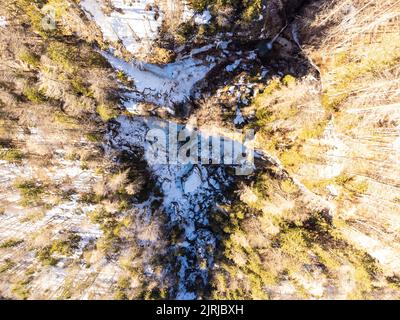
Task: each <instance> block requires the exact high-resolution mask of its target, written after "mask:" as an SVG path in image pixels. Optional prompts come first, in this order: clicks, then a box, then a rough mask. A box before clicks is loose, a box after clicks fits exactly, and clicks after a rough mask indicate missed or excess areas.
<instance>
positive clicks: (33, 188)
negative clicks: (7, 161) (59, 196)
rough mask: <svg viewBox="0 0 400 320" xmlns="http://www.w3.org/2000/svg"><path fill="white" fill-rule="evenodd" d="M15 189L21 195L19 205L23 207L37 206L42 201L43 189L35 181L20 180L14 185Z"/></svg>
mask: <svg viewBox="0 0 400 320" xmlns="http://www.w3.org/2000/svg"><path fill="white" fill-rule="evenodd" d="M15 187H16V188H17V189H18V190H19V192H20V193H21V196H22V199H21V204H22V205H23V206H30V205H39V204H40V203H41V201H42V199H41V196H42V195H43V193H44V187H43V185H42V184H41V183H39V182H37V181H35V180H22V181H19V182H16V183H15Z"/></svg>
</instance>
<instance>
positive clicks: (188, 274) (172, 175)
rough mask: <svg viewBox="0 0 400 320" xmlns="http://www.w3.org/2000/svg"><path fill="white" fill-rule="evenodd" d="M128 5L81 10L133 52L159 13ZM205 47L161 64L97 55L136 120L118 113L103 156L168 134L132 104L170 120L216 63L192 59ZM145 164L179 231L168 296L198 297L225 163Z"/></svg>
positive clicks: (86, 3)
mask: <svg viewBox="0 0 400 320" xmlns="http://www.w3.org/2000/svg"><path fill="white" fill-rule="evenodd" d="M127 2H129V1H112V4H113V6H114V7H116V8H118V9H119V10H118V12H113V13H111V14H110V15H105V14H104V12H103V11H104V10H102V6H101V1H99V0H83V1H81V6H82V8H83V9H84V10H85V12H86V13H87V14H88V16H89V17H90V18H92V19H94V21H95V22H96V23H97V24H98V26H99V27H100V29H101V30H102V32H103V36H104V38H105V39H106V40H109V41H116V40H120V41H121V42H122V43H123V45H124V46H125V48H126V49H127V50H128V51H130V52H131V53H132V54H137V53H138V52H139V51H141V50H143V49H146V48H145V47H146V46H148V45H149V42H151V41H152V40H153V39H155V38H156V36H157V28H158V26H160V25H161V20H162V15H161V16H160V17H158V16H157V19H155V14H156V13H155V12H154V8H153V9H152V10H146V8H147V9H148V8H149V5H150V6H151V5H152V4H153V1H151V0H150V1H145V0H142V1H135V2H132V1H131V3H130V5H128V4H127ZM157 10H158V9H157ZM185 15H188V16H190V13H188V12H187V11H186V13H185ZM210 47H213V46H208V47H206V48H204V50H203V49H202V48H200V49H195V50H194V51H192V53H191V54H189V55H186V56H185V57H181V58H179V59H177V60H176V61H175V62H174V63H170V64H167V65H164V66H157V65H152V64H147V63H142V62H140V61H138V60H132V61H130V62H126V61H125V60H123V59H121V58H119V57H117V56H116V55H114V53H113V51H112V50H110V51H109V52H103V53H102V54H103V56H104V57H105V58H106V59H107V60H108V61H109V62H110V64H111V65H112V66H113V67H114V68H115V69H116V70H119V71H123V72H124V73H125V74H126V75H127V76H128V77H129V78H130V80H132V81H133V83H134V87H133V88H127V89H128V93H127V94H126V95H125V101H124V106H125V108H126V109H127V110H129V111H131V112H133V113H134V114H135V116H134V117H124V116H121V117H119V118H118V119H116V121H115V122H114V123H112V124H111V125H110V130H109V132H108V134H107V137H106V143H105V146H106V149H107V150H108V152H109V153H113V152H114V151H116V150H124V151H126V152H128V153H131V154H132V153H135V152H138V149H139V150H142V151H143V152H146V150H148V149H149V148H150V147H151V146H150V145H149V142H148V141H147V140H146V135H147V134H148V132H149V130H151V129H154V128H155V127H157V128H159V129H161V130H167V129H166V128H167V127H168V125H169V123H168V122H166V121H164V120H160V119H156V118H150V117H141V116H140V114H139V111H138V105H139V104H140V103H150V104H153V105H156V106H158V107H160V108H165V109H166V110H167V111H168V112H169V113H170V114H171V115H173V114H174V113H175V110H174V107H175V105H176V104H184V103H185V102H186V101H188V100H189V98H191V97H193V95H194V91H195V87H196V84H197V83H198V82H199V81H201V80H202V79H204V78H205V76H206V75H207V73H208V72H209V71H210V70H211V69H212V68H213V67H214V66H215V58H213V57H207V58H205V59H202V60H197V59H196V58H194V57H193V56H194V55H196V54H199V53H202V52H203V51H206V50H209V49H210ZM239 63H240V61H239V62H238V64H239ZM148 167H149V171H150V172H151V174H152V176H153V177H154V179H155V181H156V182H157V187H158V188H159V189H160V190H161V192H162V194H163V201H162V210H163V211H164V213H165V214H166V215H167V217H168V226H167V228H168V229H169V230H173V229H176V228H178V229H179V230H182V235H181V236H180V237H179V240H177V241H176V242H175V243H174V244H172V245H171V248H170V253H171V255H174V256H175V257H176V259H175V260H176V261H175V262H174V263H173V265H170V266H166V268H167V269H168V271H169V273H170V276H171V277H175V278H176V279H177V284H176V287H175V288H174V289H172V290H173V292H170V294H171V296H172V297H175V298H176V299H196V298H200V297H199V296H198V293H197V292H198V291H199V290H201V288H204V287H206V286H207V284H208V282H209V279H208V274H209V270H210V269H211V268H212V267H213V264H214V261H213V259H214V257H213V253H214V251H215V246H216V238H215V236H214V235H213V233H212V231H211V230H210V225H209V213H210V210H212V209H213V208H214V207H215V206H216V205H217V203H219V202H220V201H224V198H223V194H224V193H223V191H224V189H225V188H227V187H228V186H229V185H230V184H231V182H232V178H231V177H229V176H228V175H227V173H226V171H225V168H224V166H209V165H202V164H193V163H188V164H179V162H178V164H154V163H151V162H150V161H149V162H148ZM148 203H151V201H149V202H148ZM149 206H150V205H149ZM150 210H151V209H150Z"/></svg>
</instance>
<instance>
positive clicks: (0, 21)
mask: <svg viewBox="0 0 400 320" xmlns="http://www.w3.org/2000/svg"><path fill="white" fill-rule="evenodd" d="M6 26H7V20H6V18H5V17H1V16H0V28H5V27H6Z"/></svg>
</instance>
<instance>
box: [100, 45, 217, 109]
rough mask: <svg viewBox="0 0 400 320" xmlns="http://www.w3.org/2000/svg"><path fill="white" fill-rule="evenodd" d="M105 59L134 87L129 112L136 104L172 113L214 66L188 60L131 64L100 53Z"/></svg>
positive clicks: (129, 102) (189, 58) (192, 59)
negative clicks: (159, 108) (163, 64)
mask: <svg viewBox="0 0 400 320" xmlns="http://www.w3.org/2000/svg"><path fill="white" fill-rule="evenodd" d="M103 55H104V57H105V58H106V59H107V60H108V61H109V62H110V63H111V65H112V66H113V67H114V68H115V69H117V70H121V71H123V72H124V73H125V74H126V75H128V76H129V77H130V78H131V79H132V80H133V81H134V83H135V93H131V94H129V95H128V101H127V102H126V105H125V106H126V107H127V108H130V109H134V108H132V105H135V104H136V103H137V102H148V103H154V104H156V105H159V106H163V107H167V108H169V111H170V112H171V113H173V112H174V110H173V106H174V104H176V103H181V102H185V101H186V100H188V99H189V98H190V96H191V94H192V90H193V88H194V86H195V84H196V83H198V82H199V81H201V80H202V79H204V77H205V76H206V75H207V73H208V72H209V71H210V70H211V69H212V68H213V67H214V64H212V63H211V64H205V63H204V62H202V61H200V60H196V59H194V58H191V57H188V58H184V59H182V60H179V61H176V62H174V63H170V64H167V65H165V66H157V65H154V64H148V63H146V64H143V63H142V64H139V63H137V62H136V61H132V62H130V63H128V62H126V61H124V60H123V59H120V58H118V57H115V56H114V55H112V54H111V53H107V52H103Z"/></svg>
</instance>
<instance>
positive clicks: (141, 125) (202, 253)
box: [106, 117, 232, 299]
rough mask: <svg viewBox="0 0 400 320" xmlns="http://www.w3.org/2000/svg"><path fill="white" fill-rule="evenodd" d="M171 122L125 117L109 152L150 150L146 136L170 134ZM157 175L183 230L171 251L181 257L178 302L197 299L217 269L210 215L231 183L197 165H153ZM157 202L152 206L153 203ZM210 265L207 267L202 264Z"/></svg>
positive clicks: (166, 205) (171, 215)
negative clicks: (201, 286)
mask: <svg viewBox="0 0 400 320" xmlns="http://www.w3.org/2000/svg"><path fill="white" fill-rule="evenodd" d="M168 127H169V124H168V122H166V121H163V120H158V119H153V118H142V117H136V118H126V117H119V118H118V119H117V124H116V125H114V126H113V128H111V130H110V131H109V133H108V135H107V145H106V149H108V151H109V152H113V151H115V150H126V151H129V150H130V152H132V153H134V152H137V151H136V150H137V148H142V149H143V151H145V150H146V149H148V148H150V146H151V144H150V143H149V142H147V141H146V134H147V132H148V131H149V130H150V128H151V129H154V128H159V129H160V130H167V128H168ZM149 166H150V170H151V173H152V175H153V177H154V178H155V179H156V181H157V184H158V187H159V188H160V189H161V191H162V193H163V203H162V209H163V210H164V211H165V214H167V216H168V221H169V222H168V228H169V229H170V230H172V229H173V228H179V229H180V230H182V232H183V237H181V240H180V241H178V242H177V243H176V244H174V246H173V247H171V249H170V250H171V253H174V252H177V251H178V250H179V252H180V253H181V254H180V256H179V257H178V259H177V261H176V265H175V266H171V268H178V269H179V272H178V274H177V277H178V284H177V289H176V298H177V299H195V298H196V294H195V293H194V291H193V288H194V287H195V286H196V281H198V279H201V280H202V281H203V284H204V285H206V284H207V282H208V271H209V268H212V266H213V252H214V249H215V244H216V239H215V237H214V235H213V233H212V232H211V230H210V225H209V217H208V215H209V212H210V209H212V208H213V207H214V206H215V205H216V204H217V203H218V202H219V201H222V200H223V190H224V189H225V188H226V187H227V186H228V185H229V184H230V183H231V181H232V180H231V179H230V178H229V177H228V176H227V175H226V173H225V170H224V169H223V167H209V166H202V165H196V164H187V165H179V164H177V165H174V164H172V165H167V164H165V165H163V164H151V163H149ZM149 203H151V202H149ZM202 262H203V264H204V263H205V265H204V266H203V267H202V266H201V265H200V264H201V263H202Z"/></svg>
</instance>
